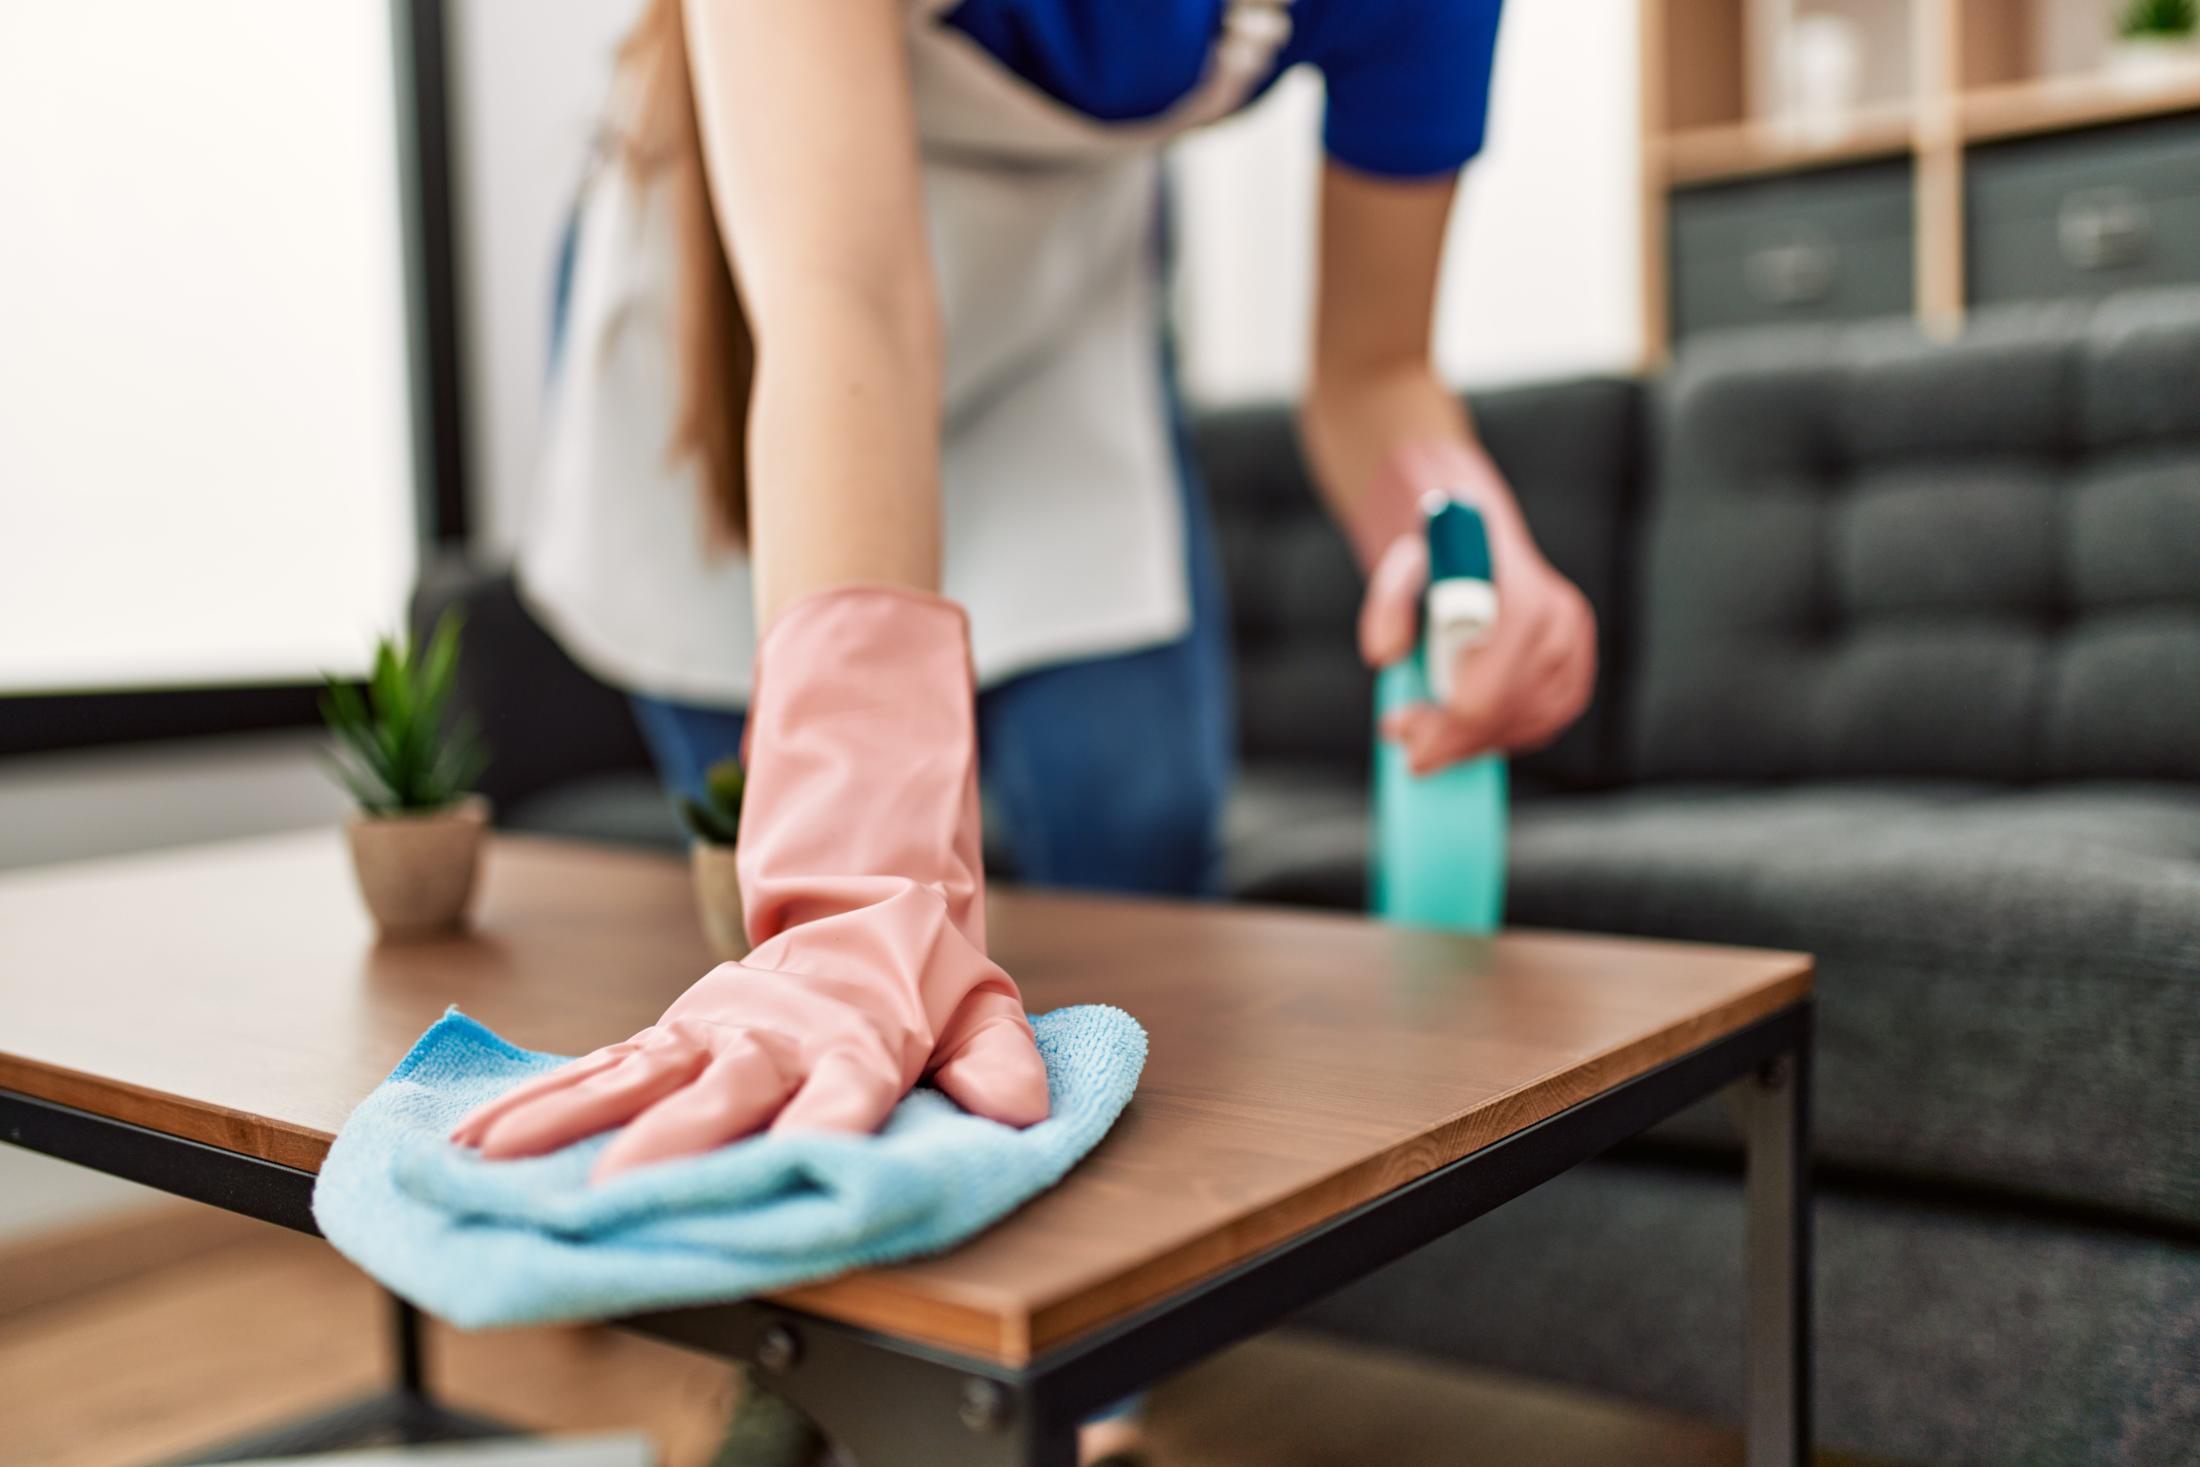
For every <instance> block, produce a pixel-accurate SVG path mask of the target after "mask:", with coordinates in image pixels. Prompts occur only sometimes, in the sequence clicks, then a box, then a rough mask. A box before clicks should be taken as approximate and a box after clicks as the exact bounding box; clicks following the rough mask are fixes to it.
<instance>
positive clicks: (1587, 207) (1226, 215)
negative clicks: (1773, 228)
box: [454, 0, 1642, 548]
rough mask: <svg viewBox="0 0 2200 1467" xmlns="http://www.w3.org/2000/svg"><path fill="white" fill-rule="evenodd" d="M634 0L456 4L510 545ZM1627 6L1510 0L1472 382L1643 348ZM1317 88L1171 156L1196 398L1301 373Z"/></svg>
mask: <svg viewBox="0 0 2200 1467" xmlns="http://www.w3.org/2000/svg"><path fill="white" fill-rule="evenodd" d="M634 4H635V0H585V3H566V4H561V5H557V6H543V5H539V4H531V3H529V0H459V3H458V4H457V6H456V14H457V17H458V22H457V25H458V33H457V45H456V47H455V52H456V57H455V68H454V70H455V75H456V78H457V80H456V86H457V89H458V92H459V97H458V107H457V119H458V130H459V149H460V151H459V160H458V172H457V178H458V186H459V188H460V190H461V195H462V197H461V203H460V209H461V213H460V223H461V226H462V228H463V229H464V231H465V234H466V239H465V241H464V248H465V252H466V262H465V274H464V277H463V280H462V286H461V294H462V296H463V297H464V299H465V303H466V309H467V312H468V315H467V322H466V324H467V332H468V341H467V348H468V355H469V360H468V363H467V368H468V382H469V386H470V390H471V402H472V407H473V412H474V418H473V432H474V454H475V475H476V478H475V482H476V485H477V486H478V494H479V510H480V514H479V520H480V522H481V524H482V525H483V527H484V538H485V540H486V542H487V543H488V544H489V545H490V546H492V547H495V548H505V547H508V546H509V545H510V544H511V543H512V538H513V530H514V526H515V525H516V523H517V520H518V516H519V514H520V513H521V511H522V506H523V504H524V500H525V494H526V484H527V479H528V475H529V473H530V472H531V470H532V466H533V462H534V452H535V443H536V435H537V431H538V427H537V413H538V410H539V405H540V387H541V380H542V364H543V354H544V350H545V343H546V340H547V321H548V300H549V291H550V279H551V265H552V260H553V252H554V248H555V244H556V240H557V230H558V225H559V222H560V220H561V218H562V217H563V211H564V208H565V205H566V202H567V199H568V198H569V196H570V191H571V189H572V186H573V182H574V179H575V177H576V176H577V173H578V170H579V168H580V166H581V161H582V159H583V158H584V157H585V155H586V150H587V143H588V139H589V137H590V135H591V130H592V128H593V125H594V120H595V116H596V112H597V109H598V107H599V105H600V102H601V97H602V90H603V87H604V85H605V81H606V79H607V77H608V75H609V60H610V51H611V47H612V45H613V44H614V42H615V40H616V38H617V36H618V35H619V34H620V32H621V30H622V29H623V27H624V26H625V24H626V23H627V21H628V19H629V17H630V16H631V14H632V12H633V9H634ZM1635 24H1636V6H1635V5H1634V4H1633V3H1632V0H1585V3H1583V4H1577V5H1570V6H1555V5H1539V4H1535V3H1532V0H1514V3H1513V4H1511V5H1510V6H1508V7H1507V10H1506V14H1505V19H1504V23H1503V28H1502V30H1501V32H1500V36H1499V41H1498V53H1497V54H1498V60H1497V78H1496V91H1495V96H1494V99H1493V102H1492V111H1491V118H1490V131H1489V138H1490V141H1489V147H1488V150H1487V151H1486V152H1485V153H1484V155H1483V157H1482V158H1481V159H1480V160H1479V161H1478V162H1477V163H1476V164H1475V165H1474V167H1473V169H1472V170H1471V171H1470V173H1469V175H1468V181H1467V184H1466V187H1465V188H1464V190H1463V191H1462V198H1461V202H1460V206H1459V214H1458V218H1457V222H1456V224H1455V226H1454V229H1453V238H1452V243H1451V248H1450V252H1449V256H1448V259H1447V265H1446V271H1447V274H1446V289H1445V292H1444V297H1443V301H1442V304H1441V307H1440V310H1441V322H1440V327H1439V331H1438V349H1437V354H1438V359H1439V362H1440V364H1441V366H1442V368H1443V370H1444V372H1445V373H1446V374H1447V376H1449V377H1451V378H1453V379H1455V380H1457V381H1459V382H1460V383H1462V384H1466V385H1474V384H1482V383H1491V382H1503V381H1512V380H1521V379H1526V378H1536V377H1549V376H1557V375H1563V374H1567V373H1574V372H1595V371H1626V370H1628V369H1630V368H1632V367H1633V366H1635V365H1636V364H1637V363H1638V362H1639V361H1640V359H1641V354H1642V340H1641V310H1640V297H1639V282H1638V279H1637V268H1638V267H1637V251H1638V248H1639V243H1638V234H1637V219H1638V217H1639V216H1638V212H1637V209H1638V201H1637V172H1636V169H1637V142H1636V139H1637V132H1636V127H1637V123H1636V70H1635V44H1636V41H1635V37H1636V31H1635ZM1320 112H1321V85H1320V82H1319V80H1318V79H1317V78H1315V77H1313V76H1312V75H1309V74H1300V75H1294V76H1291V77H1287V78H1285V79H1284V81H1283V83H1282V84H1281V85H1279V86H1278V87H1277V88H1276V90H1275V92H1274V93H1273V94H1272V95H1271V96H1270V97H1269V98H1268V99H1267V100H1266V101H1265V102H1263V103H1262V105H1261V106H1260V107H1258V108H1256V109H1254V110H1253V111H1252V112H1251V113H1249V114H1247V115H1246V116H1244V117H1242V118H1239V119H1236V120H1234V121H1232V122H1230V123H1228V124H1226V125H1224V126H1222V127H1220V128H1216V129H1213V130H1211V131H1210V132H1208V133H1205V134H1203V135H1201V136H1199V137H1197V138H1195V139H1193V140H1191V141H1190V142H1188V143H1186V144H1184V145H1183V146H1181V147H1180V148H1179V150H1178V159H1177V166H1178V168H1179V180H1180V197H1179V200H1178V203H1179V207H1180V210H1181V217H1182V224H1183V237H1182V252H1181V262H1182V273H1181V277H1180V282H1179V283H1180V297H1179V302H1178V309H1179V311H1180V313H1181V314H1180V322H1181V325H1182V336H1183V344H1184V350H1185V380H1186V385H1187V387H1188V389H1189V390H1190V391H1191V392H1192V393H1193V394H1194V395H1195V396H1197V397H1198V398H1200V399H1201V400H1203V401H1231V400H1237V399H1243V398H1250V397H1263V396H1275V395H1278V394H1282V393H1287V392H1289V391H1291V390H1292V389H1293V388H1294V387H1295V386H1296V384H1297V383H1298V382H1299V381H1300V380H1301V379H1302V376H1303V371H1304V361H1305V338H1306V321H1307V312H1308V307H1309V291H1310V288H1311V280H1312V264H1313V233H1312V231H1313V208H1314V181H1315V171H1316V168H1317V167H1318V163H1319V141H1318V139H1319V134H1320Z"/></svg>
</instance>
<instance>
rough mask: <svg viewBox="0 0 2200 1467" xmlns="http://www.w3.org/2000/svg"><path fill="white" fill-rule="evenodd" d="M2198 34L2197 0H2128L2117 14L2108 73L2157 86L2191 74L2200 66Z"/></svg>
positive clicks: (2119, 77)
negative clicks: (2196, 42) (2196, 38)
mask: <svg viewBox="0 0 2200 1467" xmlns="http://www.w3.org/2000/svg"><path fill="white" fill-rule="evenodd" d="M2196 33H2200V3H2196V0H2125V3H2124V6H2123V8H2122V9H2121V10H2119V11H2118V12H2117V13H2116V43H2115V45H2113V46H2111V47H2110V48H2109V53H2108V69H2109V73H2110V75H2112V76H2114V77H2116V78H2117V79H2118V80H2119V81H2123V82H2127V83H2130V84H2131V85H2134V86H2158V85H2162V84H2164V83H2170V82H2175V81H2176V80H2178V79H2179V78H2180V77H2188V76H2191V75H2192V74H2193V72H2194V69H2195V67H2200V45H2195V44H2194V40H2195V35H2196Z"/></svg>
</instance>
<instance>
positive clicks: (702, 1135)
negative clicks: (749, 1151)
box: [591, 1034, 793, 1182]
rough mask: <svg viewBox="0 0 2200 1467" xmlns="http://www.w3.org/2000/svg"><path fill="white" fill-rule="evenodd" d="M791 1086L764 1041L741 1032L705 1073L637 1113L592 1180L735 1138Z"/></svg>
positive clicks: (760, 1118)
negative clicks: (761, 1041) (763, 1043)
mask: <svg viewBox="0 0 2200 1467" xmlns="http://www.w3.org/2000/svg"><path fill="white" fill-rule="evenodd" d="M792 1088H793V1084H792V1082H791V1081H790V1080H789V1079H788V1078H787V1076H786V1074H785V1072H784V1071H782V1070H781V1069H780V1067H779V1065H778V1064H777V1063H776V1062H775V1061H774V1060H773V1059H772V1057H771V1054H770V1053H769V1052H768V1051H767V1050H766V1049H765V1048H764V1046H763V1045H761V1044H759V1043H758V1042H757V1041H756V1039H755V1038H754V1037H753V1036H752V1035H749V1034H737V1035H735V1036H734V1037H733V1038H732V1039H730V1040H728V1041H727V1042H726V1045H725V1047H724V1048H722V1049H721V1050H719V1052H718V1055H717V1057H716V1058H715V1059H713V1060H712V1061H711V1062H710V1064H709V1065H708V1066H707V1067H705V1068H704V1070H703V1072H702V1073H701V1074H699V1075H696V1076H695V1077H694V1079H693V1080H692V1081H690V1082H689V1083H688V1084H686V1085H684V1086H682V1087H680V1088H679V1089H677V1090H674V1091H673V1092H672V1093H671V1094H669V1095H667V1096H665V1097H664V1098H663V1099H662V1100H659V1101H658V1102H657V1103H656V1104H655V1105H652V1106H651V1107H649V1109H647V1110H645V1111H643V1112H642V1113H641V1114H640V1115H639V1116H637V1117H635V1119H634V1122H633V1124H631V1125H629V1126H628V1127H627V1128H626V1129H625V1130H624V1131H622V1132H620V1133H619V1135H618V1136H617V1137H616V1138H614V1139H613V1141H612V1143H611V1144H610V1146H608V1147H606V1148H605V1149H604V1154H603V1156H602V1157H601V1158H599V1159H598V1160H597V1162H596V1170H595V1172H594V1174H593V1176H592V1178H591V1180H593V1181H598V1182H602V1181H607V1180H609V1179H610V1178H612V1177H615V1176H617V1175H619V1174H620V1173H621V1172H626V1171H631V1170H633V1169H634V1168H635V1167H638V1166H648V1165H649V1164H650V1163H652V1162H658V1161H667V1160H670V1159H671V1158H673V1157H676V1156H693V1155H696V1154H697V1153H699V1152H704V1151H710V1150H713V1149H715V1148H717V1147H720V1146H723V1145H725V1144H726V1143H727V1142H728V1141H737V1140H739V1139H740V1138H741V1137H743V1136H746V1135H748V1134H749V1132H751V1131H754V1130H756V1129H757V1128H758V1127H760V1126H762V1125H763V1124H764V1123H765V1122H766V1121H768V1120H770V1119H771V1117H772V1113H773V1112H774V1111H776V1110H778V1109H779V1107H780V1104H781V1102H783V1101H784V1100H785V1099H786V1098H787V1092H788V1091H789V1090H790V1089H792Z"/></svg>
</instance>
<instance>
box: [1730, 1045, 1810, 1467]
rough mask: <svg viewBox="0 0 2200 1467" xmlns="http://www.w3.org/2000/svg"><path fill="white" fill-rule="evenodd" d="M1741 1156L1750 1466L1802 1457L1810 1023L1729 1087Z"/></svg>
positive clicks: (1790, 1466) (1805, 1440) (1798, 1466)
mask: <svg viewBox="0 0 2200 1467" xmlns="http://www.w3.org/2000/svg"><path fill="white" fill-rule="evenodd" d="M1729 1094H1730V1096H1731V1097H1732V1102H1733V1111H1734V1114H1735V1116H1736V1117H1737V1119H1738V1120H1739V1121H1740V1123H1741V1127H1742V1144H1743V1147H1744V1151H1745V1155H1746V1157H1747V1175H1746V1179H1745V1182H1744V1191H1745V1193H1746V1194H1747V1201H1748V1208H1749V1224H1748V1229H1749V1234H1748V1244H1747V1248H1748V1287H1749V1330H1748V1349H1749V1388H1748V1396H1747V1423H1746V1424H1747V1431H1748V1463H1749V1467H1802V1464H1803V1463H1805V1462H1807V1461H1809V1459H1810V1446H1811V1426H1810V1374H1811V1371H1810V1289H1811V1277H1810V1031H1809V1029H1808V1027H1807V1026H1806V1027H1805V1028H1804V1030H1803V1033H1802V1037H1801V1038H1800V1039H1799V1040H1798V1042H1797V1043H1796V1045H1795V1047H1794V1048H1793V1049H1791V1050H1789V1051H1787V1052H1785V1053H1783V1054H1781V1055H1779V1056H1778V1057H1776V1058H1775V1059H1773V1060H1772V1061H1771V1062H1770V1063H1769V1064H1767V1065H1766V1066H1765V1067H1764V1068H1763V1069H1761V1070H1760V1071H1759V1072H1758V1073H1757V1074H1756V1075H1754V1076H1752V1077H1750V1078H1749V1079H1746V1080H1742V1081H1740V1082H1738V1083H1736V1084H1735V1085H1734V1086H1733V1088H1732V1089H1731V1090H1730V1092H1729Z"/></svg>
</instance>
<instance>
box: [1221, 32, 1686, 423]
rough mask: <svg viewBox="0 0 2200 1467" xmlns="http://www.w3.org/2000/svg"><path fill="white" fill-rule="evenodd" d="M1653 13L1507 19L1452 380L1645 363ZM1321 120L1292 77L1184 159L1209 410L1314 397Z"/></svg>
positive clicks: (1305, 86)
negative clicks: (1643, 30) (1641, 112)
mask: <svg viewBox="0 0 2200 1467" xmlns="http://www.w3.org/2000/svg"><path fill="white" fill-rule="evenodd" d="M1636 10H1637V7H1636V6H1635V5H1634V4H1632V3H1630V0H1587V3H1585V4H1580V5H1569V6H1558V5H1537V4H1533V3H1526V0H1514V3H1512V4H1510V5H1508V6H1507V7H1506V9H1505V18H1504V22H1503V25H1502V28H1501V29H1500V30H1499V33H1498V44H1497V74H1496V78H1495V82H1494V93H1493V96H1492V99H1491V107H1490V126H1489V141H1488V145H1487V147H1486V148H1485V150H1484V152H1483V154H1482V156H1481V157H1480V158H1479V159H1477V160H1476V161H1475V163H1474V165H1473V167H1472V168H1470V169H1469V170H1468V172H1467V178H1466V182H1465V185H1464V186H1463V187H1462V189H1461V191H1460V200H1459V205H1458V209H1457V211H1456V213H1455V214H1454V216H1453V221H1452V232H1451V239H1450V243H1449V248H1448V250H1447V252H1446V258H1445V288H1444V294H1443V299H1442V302H1441V303H1440V305H1439V307H1438V325H1437V333H1436V335H1437V349H1436V354H1437V360H1438V364H1439V365H1440V367H1441V368H1442V370H1443V372H1444V374H1445V375H1446V376H1447V377H1448V378H1450V379H1452V380H1454V381H1457V382H1459V383H1460V384H1462V385H1468V386H1472V385H1480V384H1486V383H1493V382H1507V381H1518V380H1523V379H1529V378H1538V377H1551V376H1559V375H1565V374H1568V373H1576V372H1598V371H1627V370H1630V369H1631V368H1633V367H1634V366H1636V365H1637V364H1639V362H1640V360H1641V357H1642V350H1643V342H1642V324H1641V315H1642V312H1641V288H1640V280H1639V276H1638V270H1639V250H1640V245H1639V235H1638V232H1637V231H1638V228H1639V220H1640V217H1641V216H1640V209H1639V200H1638V178H1639V174H1638V166H1639V165H1638V158H1637V149H1638V137H1639V132H1638V127H1639V124H1638V121H1637V115H1636V108H1637V77H1636V59H1635V58H1636V50H1635V47H1636ZM1321 100H1322V99H1321V87H1320V84H1319V82H1318V81H1317V80H1316V79H1315V78H1313V77H1310V76H1304V75H1301V76H1293V77H1287V78H1286V79H1285V80H1284V82H1283V84H1282V85H1279V86H1278V87H1277V88H1276V89H1275V91H1274V92H1273V93H1271V94H1270V96H1269V97H1268V98H1267V99H1266V100H1264V101H1263V102H1262V103H1261V105H1260V106H1259V107H1257V108H1255V109H1253V110H1252V111H1251V112H1249V113H1247V114H1245V115H1243V116H1241V117H1239V118H1236V119H1234V120H1232V121H1231V122H1229V123H1227V124H1225V125H1223V126H1222V127H1218V128H1215V129H1212V130H1210V131H1208V132H1206V133H1204V134H1202V135H1200V136H1198V137H1196V138H1193V139H1192V140H1190V141H1189V142H1187V143H1185V144H1184V145H1182V146H1181V147H1180V148H1179V149H1178V156H1177V167H1178V170H1179V172H1178V176H1179V180H1180V199H1179V205H1180V208H1181V211H1182V216H1183V235H1182V255H1181V269H1182V274H1181V278H1180V282H1179V283H1180V298H1179V311H1180V313H1181V314H1180V317H1179V319H1180V321H1181V322H1182V327H1183V338H1184V350H1185V364H1184V365H1185V381H1186V386H1187V388H1188V389H1189V390H1190V391H1191V392H1192V393H1193V394H1194V395H1196V396H1197V397H1199V398H1200V399H1202V400H1204V401H1232V400H1238V399H1243V398H1255V397H1269V396H1276V395H1279V394H1283V393H1288V392H1290V391H1293V390H1295V389H1296V388H1297V386H1298V385H1299V384H1300V383H1301V382H1302V381H1303V380H1304V373H1305V361H1306V335H1307V322H1308V315H1309V311H1310V307H1311V292H1312V282H1313V260H1314V250H1313V238H1312V231H1313V211H1314V207H1315V181H1316V176H1317V171H1318V169H1319V166H1320V144H1319V135H1320V124H1321Z"/></svg>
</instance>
